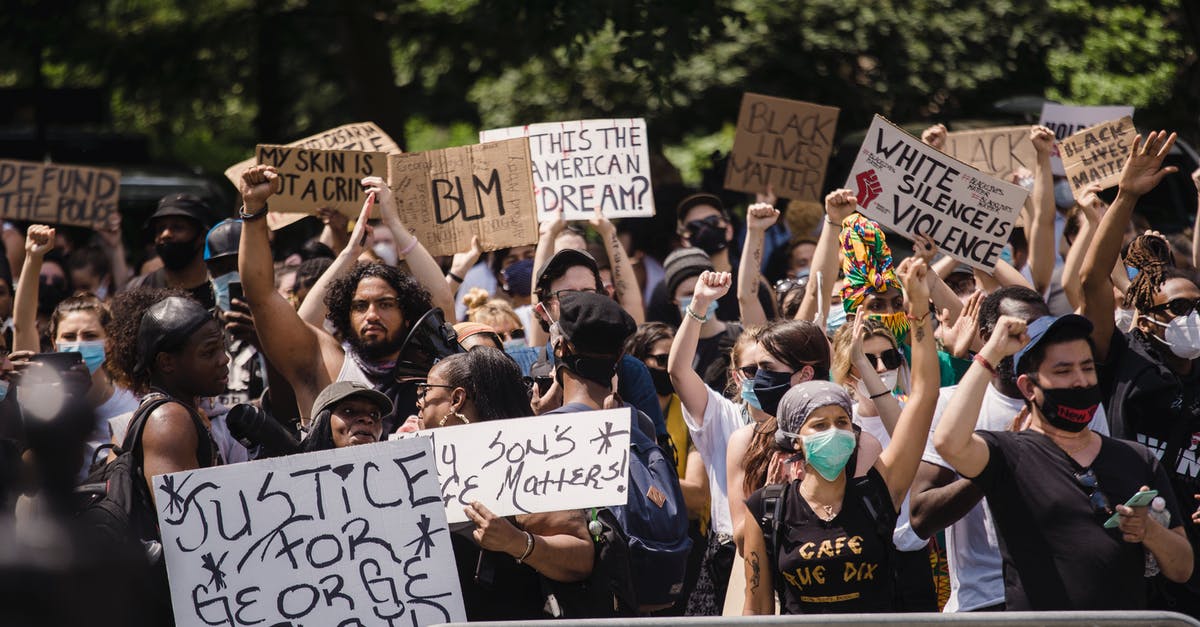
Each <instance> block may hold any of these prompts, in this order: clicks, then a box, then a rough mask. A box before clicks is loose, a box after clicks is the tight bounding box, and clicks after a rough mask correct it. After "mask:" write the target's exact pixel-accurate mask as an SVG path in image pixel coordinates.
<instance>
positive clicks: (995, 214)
mask: <svg viewBox="0 0 1200 627" xmlns="http://www.w3.org/2000/svg"><path fill="white" fill-rule="evenodd" d="M846 186H847V187H848V188H850V189H851V190H853V191H854V192H855V194H856V195H857V197H858V206H859V208H860V210H861V212H862V214H863V215H865V216H867V217H868V218H871V219H872V220H875V221H876V222H879V223H880V224H881V225H882V226H884V227H887V228H890V229H892V230H894V231H896V232H898V233H900V234H902V235H907V236H909V237H911V236H912V235H914V234H917V233H924V234H926V235H928V236H929V237H931V238H933V241H934V242H935V243H937V246H938V248H940V249H941V250H942V252H944V253H946V254H947V255H950V256H952V257H954V258H955V259H958V260H959V261H962V262H963V263H966V264H968V265H970V266H972V267H975V268H980V269H982V270H987V271H990V270H992V269H993V268H994V267H995V266H996V260H997V259H999V258H1000V251H1001V250H1002V249H1003V248H1004V246H1005V244H1007V243H1008V237H1009V233H1010V232H1011V231H1012V225H1013V221H1014V220H1015V219H1016V217H1017V214H1018V213H1019V212H1020V209H1021V205H1022V204H1023V203H1024V202H1025V197H1026V196H1027V195H1028V192H1026V191H1025V190H1024V188H1022V187H1020V186H1018V185H1012V184H1010V183H1005V182H1004V181H1001V180H999V179H996V178H993V177H991V176H988V175H986V174H984V173H983V172H980V171H979V170H976V169H975V168H972V167H970V166H968V165H966V164H964V163H961V162H959V161H956V160H954V159H952V158H951V157H949V156H948V155H946V154H945V153H943V152H941V151H939V150H936V149H934V148H932V147H930V146H927V145H926V144H924V143H923V142H922V141H921V140H920V139H917V138H916V137H913V136H912V135H909V134H908V133H905V132H904V131H903V130H901V129H900V128H899V127H897V126H895V125H894V124H892V123H891V122H888V121H887V120H885V119H884V118H883V117H881V116H878V115H877V116H875V119H874V120H873V121H872V122H871V128H870V129H869V130H868V131H867V137H866V139H865V140H863V144H862V147H861V148H859V151H858V157H857V158H856V159H855V161H854V167H853V168H852V169H851V170H850V178H849V180H848V181H847V183H846Z"/></svg>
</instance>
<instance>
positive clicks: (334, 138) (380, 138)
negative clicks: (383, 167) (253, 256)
mask: <svg viewBox="0 0 1200 627" xmlns="http://www.w3.org/2000/svg"><path fill="white" fill-rule="evenodd" d="M287 146H288V147H291V148H307V149H317V150H359V151H363V152H385V153H388V154H391V153H396V152H400V147H399V146H397V145H396V142H394V141H392V138H391V137H388V134H387V133H384V132H383V129H381V128H379V127H378V126H377V125H376V124H375V123H374V122H355V123H353V124H345V125H342V126H339V127H337V128H331V129H329V130H327V131H323V132H321V133H317V134H316V135H312V136H309V137H305V138H304V139H299V140H296V141H294V142H292V143H290V144H287ZM256 161H257V157H251V158H249V159H246V160H245V161H241V162H238V163H235V164H233V165H231V166H229V167H228V168H226V169H225V178H227V179H229V180H230V181H231V182H232V183H233V186H234V187H235V188H238V189H241V184H242V173H243V172H245V171H246V170H247V169H248V168H249V167H250V166H252V165H254V164H255V162H256ZM380 176H383V175H380ZM359 209H362V203H359ZM307 215H309V214H307V213H296V212H284V211H272V212H271V213H269V214H267V224H268V225H270V227H271V230H276V229H281V228H283V227H285V226H287V225H289V224H292V223H293V222H296V221H297V220H300V219H301V218H304V217H305V216H307ZM354 215H355V216H357V215H358V214H357V213H355V214H354Z"/></svg>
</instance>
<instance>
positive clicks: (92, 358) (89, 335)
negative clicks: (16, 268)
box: [13, 225, 138, 481]
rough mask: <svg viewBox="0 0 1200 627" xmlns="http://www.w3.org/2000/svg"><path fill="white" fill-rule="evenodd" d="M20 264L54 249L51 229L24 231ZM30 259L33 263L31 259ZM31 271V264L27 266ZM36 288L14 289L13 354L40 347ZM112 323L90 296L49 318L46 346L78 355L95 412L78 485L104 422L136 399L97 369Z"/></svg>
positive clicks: (33, 284) (103, 436)
mask: <svg viewBox="0 0 1200 627" xmlns="http://www.w3.org/2000/svg"><path fill="white" fill-rule="evenodd" d="M26 238H27V241H26V247H25V249H26V263H27V264H28V263H29V262H30V261H31V259H33V263H34V264H36V263H37V262H38V261H40V255H44V254H45V253H46V252H48V251H49V250H50V249H51V248H53V246H54V229H52V228H49V227H44V226H39V225H34V226H31V227H29V233H28V234H27V236H26ZM34 258H36V259H34ZM31 266H32V264H31ZM38 287H39V286H38V282H37V281H22V282H21V283H20V284H18V288H17V294H16V300H15V302H14V304H13V325H14V331H15V332H14V334H13V350H14V351H32V352H37V351H38V350H39V347H40V345H41V341H40V339H39V338H38V335H37V323H36V317H37V300H38ZM111 318H112V314H111V313H110V312H109V309H108V305H105V304H104V302H103V301H101V300H100V299H99V298H97V297H96V296H95V295H94V294H91V293H87V292H81V293H79V294H76V295H75V296H71V297H70V298H67V299H66V300H64V301H62V302H61V303H59V304H58V306H57V307H55V308H54V312H53V313H52V314H51V316H50V340H51V341H52V342H53V345H54V349H55V350H56V351H58V352H63V353H68V352H71V353H79V354H80V355H81V357H82V358H83V362H84V364H86V365H87V369H88V372H89V373H90V374H91V377H92V385H91V387H90V388H89V389H88V392H87V401H88V404H89V405H90V406H91V407H92V408H93V409H94V411H95V424H94V426H93V428H92V433H91V435H90V436H88V442H87V453H86V455H85V457H84V459H82V460H80V470H79V477H78V478H79V480H80V481H82V480H83V479H85V478H86V477H87V472H88V469H89V468H90V467H91V464H92V456H93V454H94V453H95V452H96V449H97V448H99V447H100V446H101V445H102V444H106V443H108V442H109V440H110V438H111V437H112V434H110V433H109V429H108V419H109V418H112V417H114V416H118V415H120V414H124V413H127V412H132V411H134V410H135V409H137V406H138V401H137V398H136V397H134V395H133V394H132V393H131V392H130V391H129V390H127V389H125V388H123V387H121V386H119V385H117V384H116V383H115V382H113V380H112V378H111V377H110V376H109V375H108V373H107V372H106V371H105V370H104V368H103V367H102V366H103V365H104V361H105V351H104V345H105V340H107V339H108V334H107V333H106V332H105V330H104V327H105V325H106V324H108V323H109V321H110V320H111Z"/></svg>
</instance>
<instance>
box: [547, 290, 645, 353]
mask: <svg viewBox="0 0 1200 627" xmlns="http://www.w3.org/2000/svg"><path fill="white" fill-rule="evenodd" d="M558 326H559V328H560V329H562V333H563V336H564V337H565V338H566V339H567V340H568V341H570V342H571V345H572V346H574V347H575V350H576V351H578V352H580V353H590V354H593V355H612V356H614V357H615V356H618V355H620V354H621V352H622V347H623V346H624V345H625V340H626V339H627V338H628V337H629V336H631V335H633V334H634V332H635V331H637V323H635V322H634V321H633V317H631V316H630V315H629V314H628V313H627V312H626V311H625V310H624V309H622V308H621V306H620V305H619V304H617V302H616V301H615V300H613V299H611V298H609V297H607V296H601V295H600V294H593V293H591V292H568V293H565V294H563V295H562V297H561V298H559V302H558Z"/></svg>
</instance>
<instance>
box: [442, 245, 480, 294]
mask: <svg viewBox="0 0 1200 627" xmlns="http://www.w3.org/2000/svg"><path fill="white" fill-rule="evenodd" d="M481 256H483V247H482V246H480V244H479V236H478V235H472V236H471V248H470V249H468V250H466V251H463V252H461V253H455V254H454V257H453V258H452V259H451V260H450V271H449V272H447V273H446V287H449V288H450V291H451V292H453V293H455V294H457V293H458V288H460V287H462V283H463V279H464V278H465V277H466V276H467V272H469V271H470V270H471V268H473V267H475V264H476V263H478V262H479V258H480V257H481Z"/></svg>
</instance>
